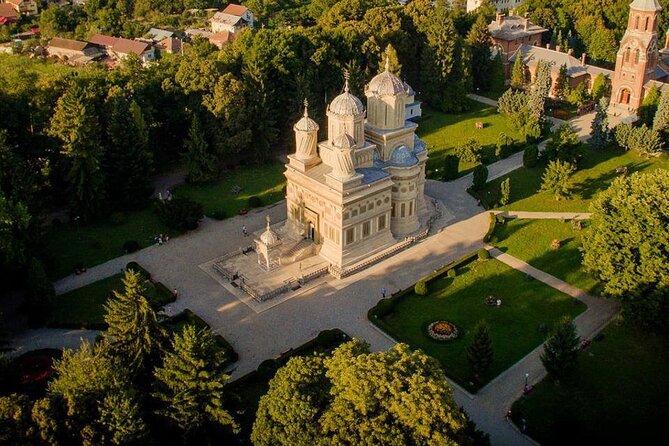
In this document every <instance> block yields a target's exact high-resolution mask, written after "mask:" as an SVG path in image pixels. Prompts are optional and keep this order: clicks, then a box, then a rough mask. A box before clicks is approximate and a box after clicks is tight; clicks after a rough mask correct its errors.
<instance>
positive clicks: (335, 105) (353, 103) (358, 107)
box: [328, 79, 365, 116]
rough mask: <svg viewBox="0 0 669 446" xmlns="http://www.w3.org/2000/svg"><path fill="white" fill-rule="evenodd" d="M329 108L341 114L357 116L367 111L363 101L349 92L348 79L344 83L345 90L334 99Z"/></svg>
mask: <svg viewBox="0 0 669 446" xmlns="http://www.w3.org/2000/svg"><path fill="white" fill-rule="evenodd" d="M328 109H329V110H330V111H331V112H332V113H334V114H335V115H340V116H356V115H361V114H363V113H365V107H364V106H363V105H362V101H361V100H360V99H358V98H356V97H355V96H353V95H352V94H351V93H350V92H349V89H348V79H347V80H346V83H345V84H344V92H343V93H342V94H340V95H339V96H337V97H336V98H334V99H333V100H332V102H331V103H330V106H329V107H328Z"/></svg>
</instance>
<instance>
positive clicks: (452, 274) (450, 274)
mask: <svg viewBox="0 0 669 446" xmlns="http://www.w3.org/2000/svg"><path fill="white" fill-rule="evenodd" d="M446 275H447V276H448V277H449V278H451V279H455V278H456V277H457V275H458V272H457V271H456V269H455V268H451V269H449V270H448V272H447V273H446Z"/></svg>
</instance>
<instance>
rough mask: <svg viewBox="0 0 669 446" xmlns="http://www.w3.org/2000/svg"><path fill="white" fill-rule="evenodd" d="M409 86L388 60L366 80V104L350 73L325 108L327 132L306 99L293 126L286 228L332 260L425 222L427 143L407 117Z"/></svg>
mask: <svg viewBox="0 0 669 446" xmlns="http://www.w3.org/2000/svg"><path fill="white" fill-rule="evenodd" d="M410 93H411V89H410V87H409V86H408V85H407V84H405V83H404V82H403V81H401V80H400V79H399V78H398V77H397V76H396V75H394V74H393V73H391V72H390V70H389V68H388V64H387V63H386V68H385V71H384V72H383V73H381V74H379V75H377V76H375V77H374V78H373V79H372V80H371V81H370V82H369V84H367V85H366V87H365V96H366V97H367V109H365V107H364V105H363V103H362V101H361V100H360V99H359V98H357V97H356V96H354V95H353V94H352V93H351V92H350V91H349V87H348V80H346V83H345V85H344V89H343V92H342V93H341V94H340V95H339V96H337V97H336V98H334V100H333V101H332V102H331V103H330V104H329V105H328V108H327V139H325V140H323V141H318V131H319V125H318V124H317V123H316V122H315V121H314V120H312V119H311V118H310V117H309V115H308V110H307V104H305V110H304V116H303V117H302V118H301V119H300V120H299V121H298V122H297V123H296V124H295V125H294V131H295V144H296V150H295V153H293V154H291V155H289V156H288V159H289V162H288V164H287V165H286V172H285V176H286V180H287V186H286V201H287V215H288V220H287V222H286V225H285V230H286V231H288V232H289V233H290V234H291V235H292V237H294V238H302V239H306V240H311V241H312V242H313V244H314V245H315V246H316V252H317V254H318V255H320V256H321V257H322V258H324V259H325V260H327V261H328V262H329V263H330V264H331V265H334V266H336V267H339V268H344V267H347V266H349V265H352V264H354V263H356V262H359V261H361V260H362V259H364V258H366V257H369V256H371V255H374V254H376V253H379V252H381V251H383V250H385V249H387V248H389V247H391V246H393V245H394V244H396V243H397V241H398V240H401V239H403V238H404V237H406V236H410V235H411V234H414V233H416V232H417V231H419V230H420V229H421V224H420V220H419V216H420V215H421V214H422V213H425V212H427V208H426V202H425V197H424V188H425V163H426V161H427V148H426V145H425V143H424V142H423V141H421V140H420V139H419V138H418V137H417V136H416V134H415V132H416V128H417V127H418V125H417V124H415V123H413V122H410V121H406V120H405V113H406V112H405V109H406V107H407V105H408V104H409V103H410V101H411V97H410Z"/></svg>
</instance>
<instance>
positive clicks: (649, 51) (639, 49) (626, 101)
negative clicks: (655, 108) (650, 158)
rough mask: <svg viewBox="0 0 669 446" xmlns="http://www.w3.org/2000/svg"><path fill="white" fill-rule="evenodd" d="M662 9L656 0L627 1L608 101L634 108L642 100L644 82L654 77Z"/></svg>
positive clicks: (612, 103) (635, 108)
mask: <svg viewBox="0 0 669 446" xmlns="http://www.w3.org/2000/svg"><path fill="white" fill-rule="evenodd" d="M661 9H662V7H661V6H660V4H659V3H658V1H657V0H634V1H633V2H632V4H630V14H629V20H628V22H627V30H626V31H625V35H624V36H623V38H622V40H621V41H620V49H619V50H618V55H617V57H616V71H615V73H614V75H613V87H612V89H611V105H613V106H617V107H620V108H626V109H628V110H637V109H638V108H639V106H640V105H641V101H643V94H644V85H645V84H646V82H648V81H649V80H652V79H655V69H656V68H657V61H658V44H657V22H658V16H659V12H660V10H661Z"/></svg>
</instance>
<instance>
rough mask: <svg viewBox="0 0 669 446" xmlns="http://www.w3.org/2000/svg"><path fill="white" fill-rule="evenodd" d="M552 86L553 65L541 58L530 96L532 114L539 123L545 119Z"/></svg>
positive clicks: (529, 102) (529, 105) (529, 104)
mask: <svg viewBox="0 0 669 446" xmlns="http://www.w3.org/2000/svg"><path fill="white" fill-rule="evenodd" d="M550 88H551V66H550V64H549V63H548V62H546V61H543V60H540V61H539V63H538V64H537V75H536V80H535V82H534V85H533V86H532V90H531V91H530V95H529V98H528V107H529V109H530V116H531V117H533V118H535V119H537V120H538V121H539V123H541V122H543V119H544V106H545V104H546V98H548V94H549V93H550Z"/></svg>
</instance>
